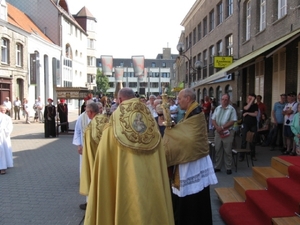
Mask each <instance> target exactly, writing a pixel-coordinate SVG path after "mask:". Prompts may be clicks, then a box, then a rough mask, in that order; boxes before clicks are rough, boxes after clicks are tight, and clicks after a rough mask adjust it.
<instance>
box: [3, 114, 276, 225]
mask: <svg viewBox="0 0 300 225" xmlns="http://www.w3.org/2000/svg"><path fill="white" fill-rule="evenodd" d="M77 113H78V112H77V111H71V112H70V114H69V120H70V121H72V122H71V123H70V128H71V129H74V124H75V120H76V118H77ZM43 129H44V126H43V124H42V123H31V124H25V123H24V121H17V122H15V121H14V130H13V133H12V135H11V138H12V147H13V155H14V168H11V169H9V170H7V174H6V175H1V176H0V190H1V194H0V203H1V204H0V224H1V225H42V224H43V225H68V224H70V225H78V224H79V223H80V221H81V219H82V217H83V215H84V211H82V210H80V209H79V207H78V205H79V204H81V203H83V202H84V201H85V197H83V196H80V195H79V194H78V185H79V156H78V153H77V150H76V148H75V146H73V145H72V137H73V136H72V135H60V136H59V137H58V138H48V139H46V138H44V133H43ZM279 154H280V152H279V151H278V150H277V151H269V148H262V147H258V148H257V158H258V161H257V162H254V163H255V166H269V165H270V162H271V161H270V160H271V157H272V156H276V155H279ZM233 176H251V167H250V168H248V167H247V163H246V162H245V161H244V162H239V165H238V172H237V173H236V172H235V171H234V170H233V174H232V175H227V174H226V172H224V169H223V171H221V172H220V173H217V177H218V180H219V183H218V184H217V185H214V186H212V187H211V201H212V210H213V220H214V225H224V223H223V221H222V219H221V218H220V216H219V213H218V210H219V207H220V201H219V200H218V198H217V196H216V194H215V191H214V188H215V187H232V186H233Z"/></svg>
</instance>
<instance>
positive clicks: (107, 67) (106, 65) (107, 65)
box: [101, 55, 113, 76]
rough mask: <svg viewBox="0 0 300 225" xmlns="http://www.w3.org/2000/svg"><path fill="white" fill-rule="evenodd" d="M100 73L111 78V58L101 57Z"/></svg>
mask: <svg viewBox="0 0 300 225" xmlns="http://www.w3.org/2000/svg"><path fill="white" fill-rule="evenodd" d="M101 63H102V73H103V75H106V76H112V69H113V57H112V56H107V55H104V56H101Z"/></svg>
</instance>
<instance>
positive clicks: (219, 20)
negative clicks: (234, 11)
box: [217, 2, 223, 25]
mask: <svg viewBox="0 0 300 225" xmlns="http://www.w3.org/2000/svg"><path fill="white" fill-rule="evenodd" d="M217 10H218V12H217V13H218V15H217V16H218V18H217V25H219V24H221V23H223V3H222V2H220V3H219V4H218V6H217Z"/></svg>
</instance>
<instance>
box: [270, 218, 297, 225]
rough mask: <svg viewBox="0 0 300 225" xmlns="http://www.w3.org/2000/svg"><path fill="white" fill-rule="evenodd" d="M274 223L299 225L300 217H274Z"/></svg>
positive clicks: (275, 224) (276, 224) (278, 224)
mask: <svg viewBox="0 0 300 225" xmlns="http://www.w3.org/2000/svg"><path fill="white" fill-rule="evenodd" d="M272 222H273V225H299V224H300V218H299V217H298V216H293V217H280V218H273V219H272Z"/></svg>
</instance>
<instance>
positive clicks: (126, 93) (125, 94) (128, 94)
mask: <svg viewBox="0 0 300 225" xmlns="http://www.w3.org/2000/svg"><path fill="white" fill-rule="evenodd" d="M119 96H120V97H122V98H124V99H131V98H135V94H134V92H133V90H132V89H131V88H127V87H125V88H122V89H121V90H120V91H119Z"/></svg>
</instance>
